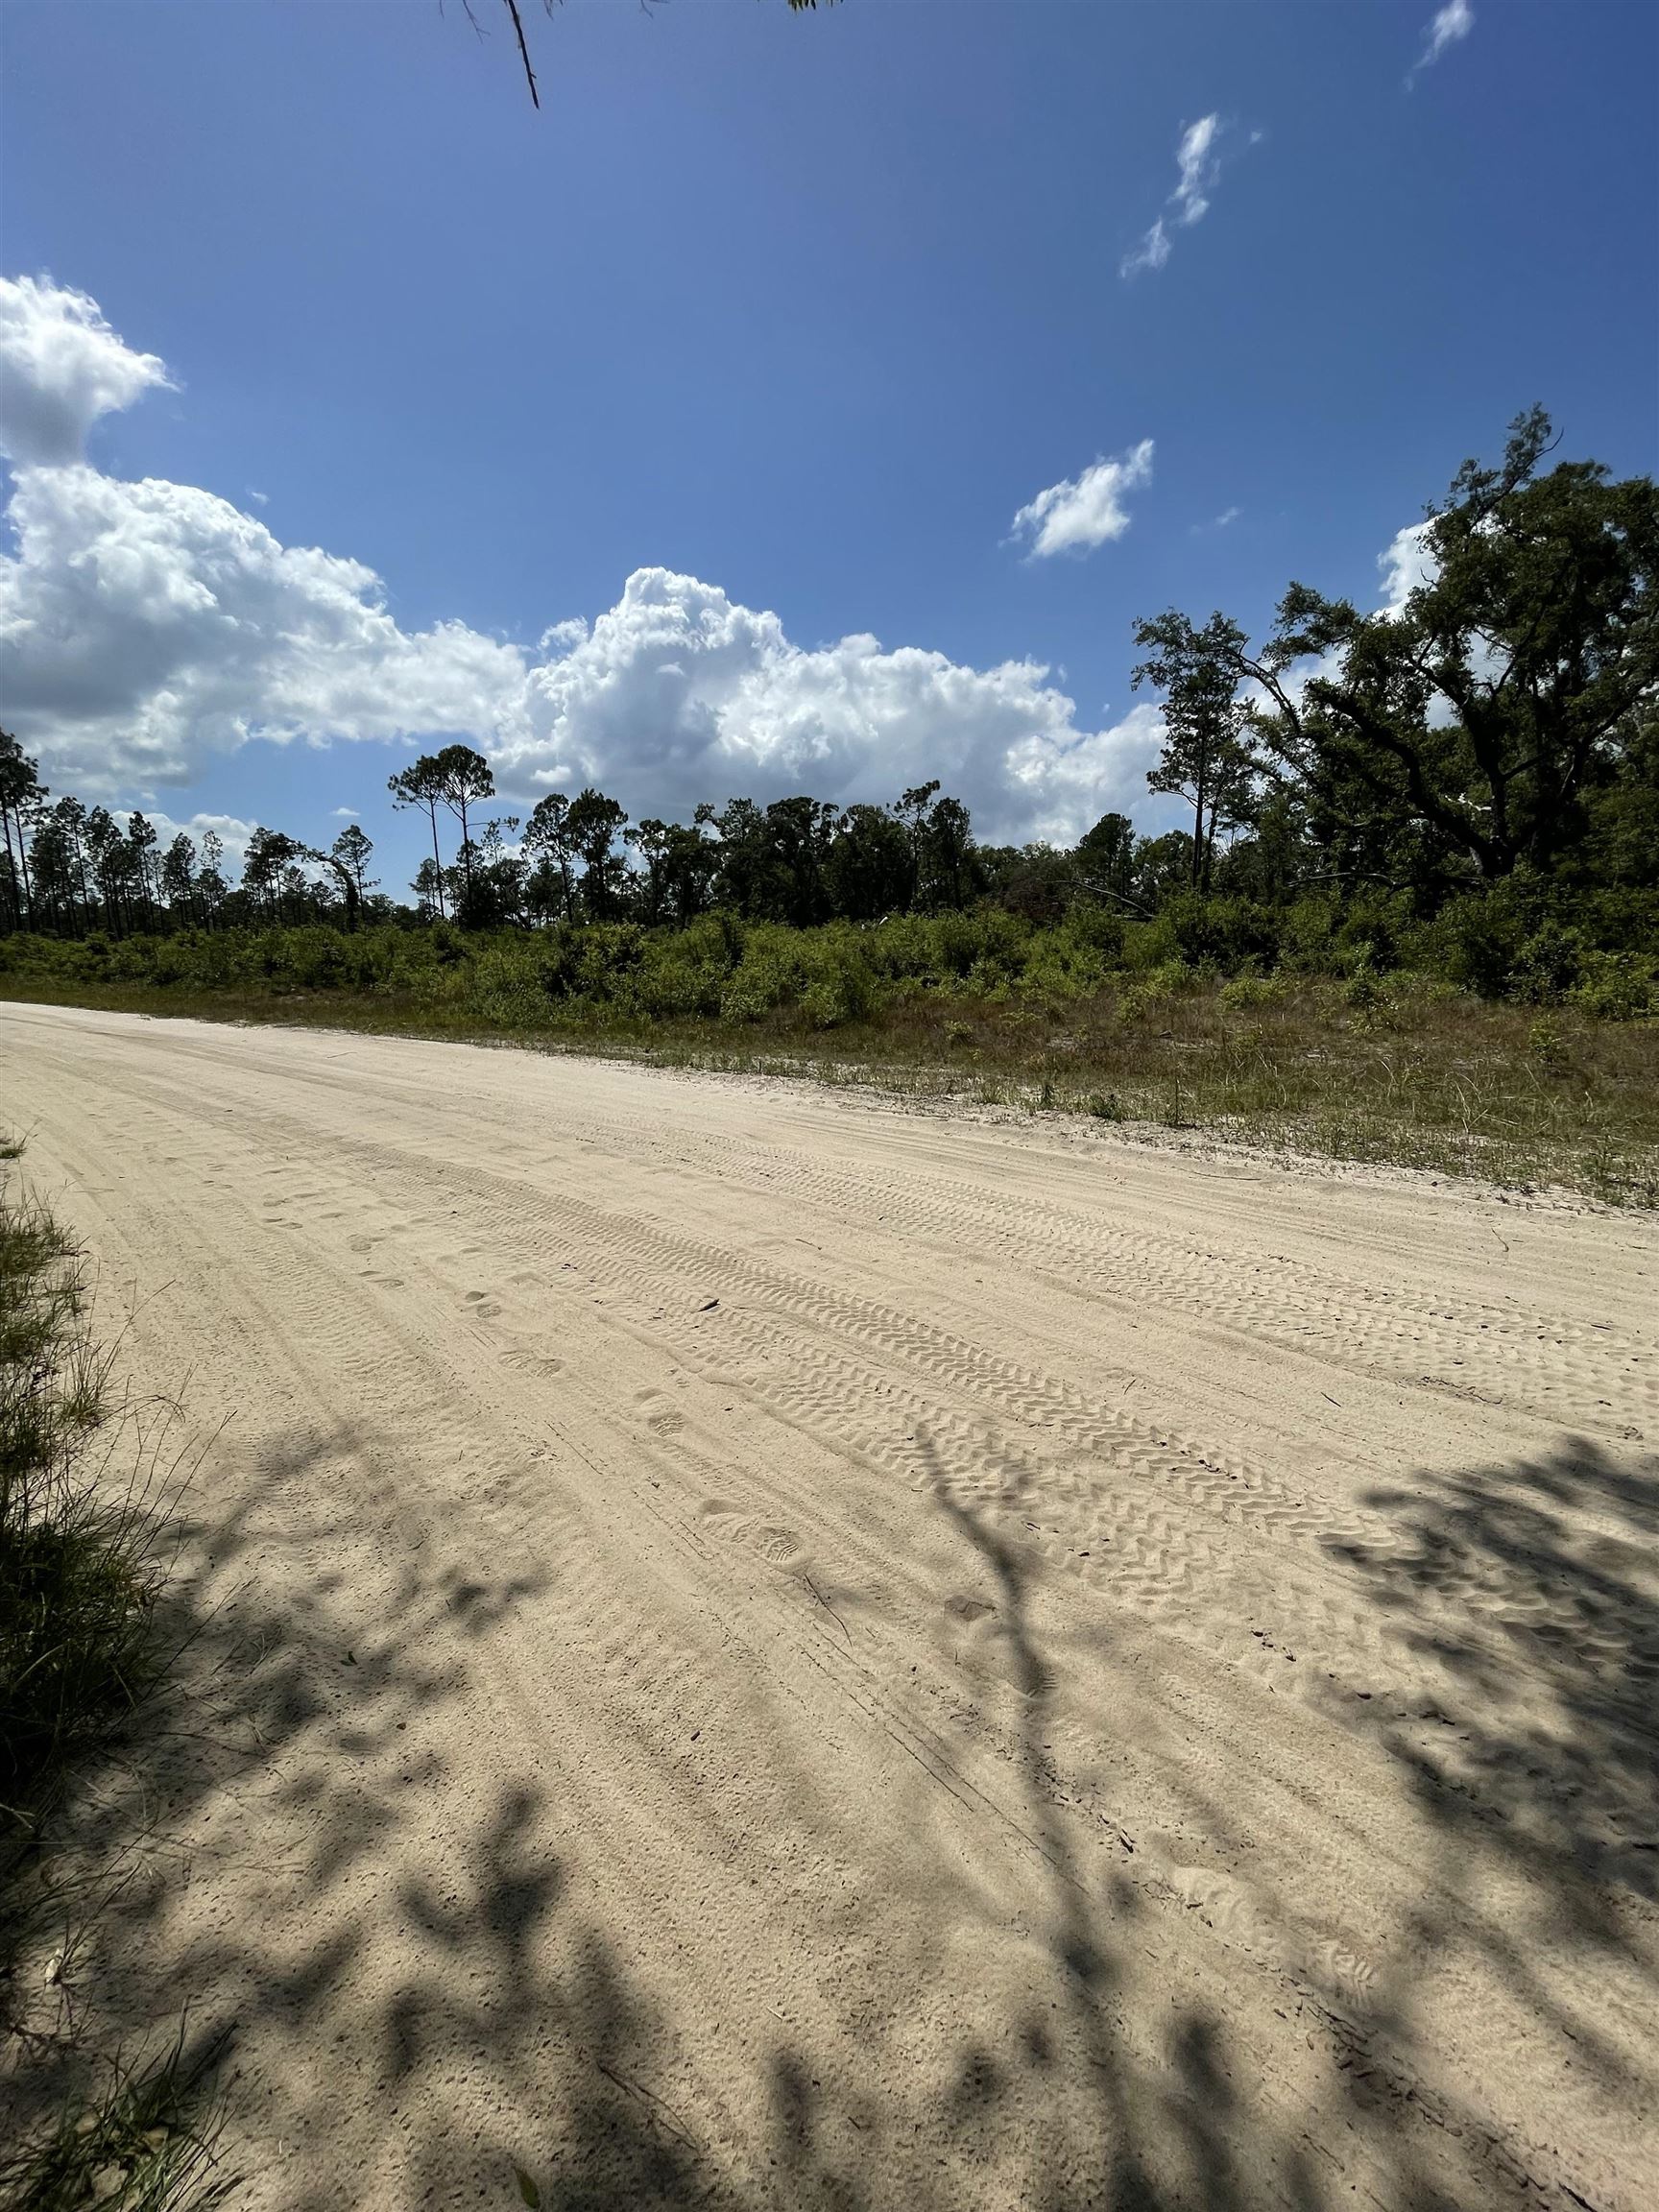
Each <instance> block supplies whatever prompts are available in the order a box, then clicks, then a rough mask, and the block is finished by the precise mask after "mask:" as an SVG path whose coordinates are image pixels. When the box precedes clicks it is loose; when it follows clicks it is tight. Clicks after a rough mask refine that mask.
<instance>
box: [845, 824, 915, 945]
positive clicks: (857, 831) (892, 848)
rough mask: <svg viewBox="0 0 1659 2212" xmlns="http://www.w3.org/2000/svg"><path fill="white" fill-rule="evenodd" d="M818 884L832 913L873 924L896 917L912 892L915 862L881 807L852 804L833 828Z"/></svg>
mask: <svg viewBox="0 0 1659 2212" xmlns="http://www.w3.org/2000/svg"><path fill="white" fill-rule="evenodd" d="M824 885H825V889H826V891H827V892H828V894H829V902H830V905H831V907H832V909H833V910H834V912H835V913H837V914H846V915H848V916H850V917H851V918H852V920H854V921H855V922H874V921H877V920H878V919H879V917H880V916H881V915H883V914H898V913H902V912H903V910H904V909H905V908H906V907H907V906H908V905H909V903H910V901H911V897H912V895H913V894H914V891H915V888H916V860H915V854H914V853H913V852H912V850H911V844H910V839H909V838H908V837H907V836H906V834H905V831H904V827H903V825H902V823H901V822H900V821H898V820H897V819H896V817H895V816H894V815H893V814H892V813H891V812H890V811H889V809H888V808H887V807H885V806H871V805H852V806H849V807H848V808H847V810H846V811H845V813H843V814H842V816H841V818H840V820H839V821H838V822H837V823H836V825H835V833H834V836H833V837H832V838H831V840H830V844H829V853H828V854H827V855H826V857H825V861H824Z"/></svg>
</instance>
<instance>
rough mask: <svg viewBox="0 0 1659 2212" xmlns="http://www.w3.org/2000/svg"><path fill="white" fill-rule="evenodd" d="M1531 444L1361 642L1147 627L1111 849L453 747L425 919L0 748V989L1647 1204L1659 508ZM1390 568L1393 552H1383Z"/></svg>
mask: <svg viewBox="0 0 1659 2212" xmlns="http://www.w3.org/2000/svg"><path fill="white" fill-rule="evenodd" d="M1552 448H1553V439H1552V435H1551V426H1550V423H1549V421H1548V420H1547V419H1546V418H1545V416H1544V415H1543V413H1542V411H1541V410H1533V411H1532V412H1531V413H1530V414H1528V415H1526V416H1524V417H1522V418H1521V419H1520V420H1519V421H1517V422H1516V423H1515V424H1514V425H1513V426H1512V429H1511V432H1510V436H1509V441H1508V444H1507V445H1506V447H1505V450H1504V454H1503V460H1502V462H1501V463H1499V464H1498V465H1497V466H1495V467H1490V468H1487V467H1482V466H1481V465H1479V464H1478V463H1476V462H1473V461H1472V462H1469V463H1466V464H1465V465H1464V467H1463V468H1462V469H1460V470H1459V471H1458V473H1457V475H1456V477H1455V479H1454V481H1453V484H1452V486H1451V488H1450V491H1449V493H1447V495H1446V497H1445V499H1444V500H1443V502H1442V503H1441V504H1440V505H1439V507H1438V508H1437V509H1435V510H1434V511H1432V512H1431V515H1430V517H1429V518H1428V519H1427V520H1426V521H1425V522H1424V523H1423V524H1422V525H1421V526H1420V528H1419V529H1418V530H1417V531H1416V532H1414V533H1411V534H1410V536H1411V544H1410V546H1409V547H1408V548H1407V551H1408V554H1409V564H1408V565H1409V567H1410V569H1411V572H1412V573H1413V574H1414V575H1415V577H1416V579H1417V580H1416V581H1415V582H1414V583H1412V584H1411V585H1410V587H1409V589H1403V590H1401V591H1399V592H1398V593H1397V594H1396V595H1395V603H1394V604H1392V605H1391V606H1390V607H1388V608H1387V609H1386V610H1385V611H1383V612H1381V613H1360V612H1359V611H1358V609H1356V608H1355V607H1354V606H1353V605H1351V604H1350V603H1349V602H1347V601H1345V600H1340V599H1332V598H1329V597H1327V596H1325V595H1324V594H1322V593H1320V592H1317V591H1315V590H1313V589H1310V588H1309V587H1307V586H1305V585H1300V584H1294V585H1292V586H1291V587H1290V588H1289V589H1288V590H1287V591H1286V593H1285V595H1284V598H1283V600H1282V602H1281V605H1280V609H1279V613H1278V617H1277V620H1276V622H1275V623H1274V625H1273V627H1272V628H1271V630H1270V631H1269V633H1268V634H1267V636H1266V637H1262V638H1261V639H1258V640H1255V641H1253V640H1252V639H1251V638H1250V637H1248V635H1247V634H1246V633H1245V631H1244V630H1243V629H1242V628H1241V627H1240V626H1239V625H1238V623H1236V622H1234V621H1233V620H1231V619H1230V618H1229V617H1228V616H1226V615H1224V614H1220V613H1216V614H1213V615H1211V616H1210V617H1209V618H1208V619H1207V620H1205V621H1203V622H1202V623H1200V622H1198V621H1197V620H1195V619H1194V618H1192V617H1190V616H1189V615H1187V614H1184V613H1180V612H1179V611H1178V610H1175V609H1170V610H1168V611H1167V612H1166V613H1163V614H1160V615H1157V616H1154V617H1148V618H1147V619H1145V620H1143V621H1141V622H1139V623H1137V625H1136V626H1135V639H1136V644H1137V646H1138V648H1139V650H1140V651H1141V652H1142V655H1143V656H1144V658H1143V659H1142V661H1140V662H1139V664H1138V666H1137V668H1136V671H1135V682H1136V684H1137V685H1144V686H1146V687H1148V688H1149V689H1150V690H1152V691H1154V692H1155V693H1156V694H1157V696H1158V698H1159V701H1160V703H1161V709H1162V719H1163V745H1162V752H1161V755H1160V757H1159V758H1158V760H1157V761H1156V763H1155V764H1154V766H1153V767H1152V768H1151V770H1150V772H1149V774H1148V777H1147V781H1148V783H1149V785H1150V787H1151V789H1152V791H1153V792H1154V793H1157V794H1160V795H1161V796H1162V797H1163V798H1164V799H1165V801H1166V805H1167V806H1168V808H1169V809H1170V810H1171V811H1178V812H1180V813H1181V814H1182V816H1183V817H1184V819H1183V822H1182V826H1177V827H1171V828H1167V829H1162V830H1161V831H1159V832H1158V833H1157V834H1153V835H1141V834H1138V833H1137V831H1136V830H1135V829H1134V827H1133V826H1132V824H1131V823H1130V821H1129V819H1128V818H1127V817H1126V816H1125V815H1123V814H1121V813H1117V812H1112V813H1108V814H1105V815H1104V816H1102V817H1101V818H1100V819H1099V820H1098V821H1097V822H1095V823H1094V826H1093V827H1092V828H1090V829H1088V830H1087V831H1086V832H1085V833H1084V834H1083V835H1082V836H1081V837H1080V838H1079V839H1078V840H1077V841H1076V843H1075V844H1069V843H1062V842H1040V843H1034V844H1029V845H1025V846H1020V847H1012V846H998V845H991V844H987V843H985V842H983V841H982V840H980V839H978V838H976V837H975V835H974V829H973V824H972V822H971V819H970V816H969V812H968V809H967V807H966V806H964V805H962V804H961V803H960V802H959V801H958V800H956V799H954V798H952V797H951V796H950V794H948V793H945V792H943V791H942V790H941V787H940V785H939V783H938V782H937V781H929V782H926V783H924V784H922V785H919V786H917V787H914V788H912V789H909V790H906V791H904V792H902V793H901V794H900V796H899V797H898V798H897V800H896V801H895V802H894V803H893V804H892V805H872V804H866V803H859V804H854V805H831V804H828V803H826V802H823V801H820V800H816V799H813V798H810V797H807V796H794V797H787V798H782V799H778V800H775V801H773V802H771V803H770V804H767V805H761V804H759V803H757V802H756V801H754V800H751V799H734V800H732V801H730V802H728V803H727V804H726V805H723V806H718V805H715V804H713V803H712V802H710V803H709V804H705V805H698V806H696V807H694V808H692V809H691V810H690V818H689V819H688V820H668V819H664V818H661V817H659V816H655V815H650V816H646V817H645V818H643V819H641V820H638V821H633V820H631V819H630V818H629V815H628V814H627V812H626V811H625V809H624V808H623V807H622V805H620V804H619V803H618V802H617V801H615V800H613V799H612V798H611V797H609V796H608V795H607V794H605V793H604V792H602V791H600V790H598V789H596V788H594V787H591V786H589V787H588V788H586V789H583V790H581V791H579V792H578V793H577V794H576V795H575V796H574V797H568V796H566V795H565V794H564V793H562V792H556V791H555V792H548V793H545V794H544V795H542V796H541V798H540V799H539V800H538V801H537V803H536V805H535V806H534V808H533V810H532V811H531V812H530V813H529V815H528V816H527V818H521V817H519V816H517V815H514V814H507V813H501V814H496V813H493V812H492V811H491V809H492V808H493V806H494V805H495V804H496V790H495V780H494V773H493V769H492V766H491V764H490V762H489V761H488V760H487V759H486V758H485V757H484V756H483V755H481V754H479V753H477V752H475V751H473V750H472V749H471V748H469V747H468V746H466V745H450V746H447V747H445V749H444V750H443V751H441V752H439V753H436V754H432V755H427V756H423V757H421V758H420V759H418V760H416V761H415V762H413V763H412V764H411V765H409V766H408V767H406V768H404V769H401V770H399V771H398V773H397V775H395V776H394V777H393V778H392V779H391V786H390V796H391V800H392V803H393V805H394V806H395V807H397V808H399V809H403V810H407V811H410V812H412V813H413V814H414V816H415V817H416V819H417V820H418V821H419V822H420V823H421V839H422V844H426V843H428V842H429V844H430V853H429V854H428V855H427V856H426V857H424V858H423V859H422V861H421V866H420V869H419V871H418V873H417V875H416V877H415V878H414V881H413V883H412V885H411V886H410V888H411V890H412V892H413V895H414V896H413V902H412V903H398V902H396V901H394V900H393V899H392V898H390V897H389V896H387V895H386V894H385V893H384V892H383V891H382V890H381V889H380V887H379V886H378V884H377V883H376V881H375V879H374V878H373V877H372V876H371V875H370V873H369V871H370V868H371V867H372V865H373V851H374V848H373V840H372V839H371V837H370V836H369V834H368V832H367V831H366V830H365V829H363V828H362V827H361V825H360V824H357V823H355V822H354V823H352V824H350V825H349V827H348V829H345V830H344V831H342V833H341V834H340V836H339V837H338V838H337V839H336V840H335V842H334V844H333V846H332V847H331V848H330V849H329V851H328V852H327V853H323V852H320V851H317V850H315V849H313V848H310V847H307V846H306V845H304V844H302V843H301V841H299V840H297V839H295V838H293V837H290V836H288V835H286V834H285V833H283V832H280V831H277V830H275V829H269V828H265V827H261V828H259V829H256V830H255V831H254V832H253V835H252V839H251V841H250V842H249V844H248V847H247V851H246V854H245V855H244V858H243V863H242V870H241V876H240V880H239V881H234V882H233V881H232V880H231V879H230V874H229V872H228V865H227V859H226V854H225V851H224V849H223V847H222V846H221V845H220V844H219V842H218V840H217V839H215V838H214V837H212V836H211V835H209V836H205V837H204V838H203V840H202V841H201V842H200V844H198V843H197V842H196V841H195V840H193V839H192V838H190V837H189V836H188V835H185V834H183V833H180V834H179V835H178V836H176V837H175V838H174V839H173V840H172V841H171V842H170V843H169V844H168V845H167V847H166V848H165V849H164V850H162V849H161V848H160V846H159V840H158V839H157V837H156V832H155V830H154V829H153V827H152V825H151V824H150V823H149V822H148V821H147V820H146V819H145V817H144V816H143V815H142V814H134V815H132V817H131V818H130V819H129V821H128V822H127V824H126V826H125V828H123V827H122V825H121V824H120V823H119V822H118V821H117V820H116V819H115V817H114V816H113V815H112V814H110V813H109V811H108V809H107V808H104V807H102V806H96V805H95V806H91V807H88V806H85V805H83V804H82V802H81V801H80V800H78V799H76V798H74V797H60V798H58V799H56V800H53V799H52V798H51V795H50V794H49V793H47V792H46V791H45V790H44V788H43V787H42V786H41V784H40V781H39V778H38V776H37V774H36V770H35V764H34V763H33V762H32V761H30V760H29V759H28V758H27V757H25V756H24V755H23V753H22V751H21V748H20V747H19V746H18V745H17V744H16V742H15V741H14V740H11V739H8V740H6V741H5V744H4V745H3V746H0V826H3V828H4V845H5V851H4V854H3V855H0V932H3V934H0V992H3V993H5V994H7V995H9V996H12V997H13V998H38V999H68V1000H72V1001H76V1002H80V1003H85V1004H92V1005H104V1006H114V1007H132V1008H139V1009H144V1010H152V1011H175V1012H180V1013H195V1014H204V1015H211V1016H217V1017H222V1018H237V1019H254V1020H277V1021H284V1020H286V1021H302V1022H303V1021H316V1020H319V1019H321V1020H325V1021H329V1022H349V1023H350V1024H352V1025H355V1026H365V1027H378V1028H388V1029H392V1028H406V1029H415V1030H419V1031H422V1032H427V1033H434V1034H439V1035H455V1036H484V1035H495V1036H503V1037H512V1038H515V1039H523V1040H529V1041H542V1042H547V1043H555V1044H558V1043H563V1044H567V1045H571V1046H576V1045H580V1046H586V1047H589V1048H591V1047H593V1046H603V1047H605V1048H608V1049H623V1050H628V1051H638V1052H646V1053H650V1054H652V1055H654V1056H657V1057H661V1058H668V1059H672V1060H676V1061H685V1062H697V1063H699V1064H703V1065H710V1066H727V1067H742V1068H772V1067H778V1066H787V1067H790V1068H794V1069H807V1070H814V1071H817V1072H821V1073H826V1074H829V1075H831V1076H833V1077H834V1078H835V1079H838V1080H854V1079H859V1078H871V1079H876V1080H879V1081H883V1082H899V1083H902V1084H903V1085H905V1086H906V1087H908V1088H911V1089H913V1090H928V1089H930V1090H934V1091H938V1092H941V1093H952V1094H963V1093H966V1094H969V1095H976V1096H979V1097H981V1098H983V1099H984V1100H986V1101H987V1102H988V1103H997V1102H1008V1103H1015V1104H1020V1105H1030V1106H1034V1107H1036V1108H1038V1109H1049V1108H1051V1109H1055V1110H1062V1111H1083V1112H1091V1113H1094V1114H1095V1115H1097V1116H1100V1117H1103V1118H1120V1119H1125V1120H1149V1121H1157V1122H1163V1123H1165V1124H1167V1125H1174V1126H1189V1125H1199V1126H1203V1127H1206V1128H1212V1129H1215V1130H1218V1131H1221V1132H1224V1133H1232V1134H1236V1135H1239V1136H1243V1137H1247V1138H1250V1139H1253V1140H1258V1141H1267V1142H1290V1143H1293V1144H1296V1145H1298V1146H1305V1147H1308V1148H1310V1149H1313V1150H1315V1151H1320V1152H1323V1153H1326V1154H1334V1155H1337V1156H1341V1157H1356V1158H1363V1159H1377V1160H1395V1161H1401V1162H1406V1163H1409V1164H1416V1165H1424V1166H1436V1167H1441V1168H1444V1169H1447V1170H1448V1171H1457V1172H1473V1173H1479V1174H1484V1175H1488V1176H1492V1177H1495V1178H1497V1179H1499V1180H1501V1181H1504V1182H1512V1183H1528V1182H1532V1183H1541V1182H1560V1183H1564V1184H1567V1185H1569V1186H1571V1187H1574V1188H1576V1189H1580V1190H1590V1191H1593V1192H1595V1193H1597V1194H1598V1195H1600V1196H1602V1197H1605V1198H1609V1199H1613V1200H1621V1201H1625V1202H1633V1203H1639V1204H1653V1203H1655V1201H1656V1196H1659V1107H1656V1104H1655V1099H1656V1097H1659V1081H1656V1077H1659V596H1656V592H1655V581H1654V579H1655V570H1656V567H1659V493H1656V491H1655V487H1654V485H1653V483H1652V481H1651V480H1650V479H1648V478H1646V477H1643V478H1633V479H1629V480H1627V481H1625V482H1614V481H1612V480H1611V479H1610V477H1609V475H1608V472H1607V471H1606V470H1605V469H1602V468H1600V467H1599V465H1598V464H1596V463H1593V462H1559V463H1556V464H1555V465H1553V466H1547V463H1549V461H1550V459H1551V452H1552ZM1402 560H1403V561H1404V560H1405V554H1403V555H1402Z"/></svg>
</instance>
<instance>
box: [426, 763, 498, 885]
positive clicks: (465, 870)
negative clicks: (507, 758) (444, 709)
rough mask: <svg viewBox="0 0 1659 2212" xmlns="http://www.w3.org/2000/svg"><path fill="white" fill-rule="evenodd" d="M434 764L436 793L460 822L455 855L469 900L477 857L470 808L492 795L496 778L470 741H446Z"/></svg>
mask: <svg viewBox="0 0 1659 2212" xmlns="http://www.w3.org/2000/svg"><path fill="white" fill-rule="evenodd" d="M433 764H434V766H435V768H436V769H437V772H438V779H439V786H438V787H439V796H440V797H441V799H442V800H443V802H444V805H445V806H447V807H448V809H449V811H450V813H451V814H453V815H454V817H455V819H456V821H457V822H458V823H459V824H460V825H461V850H460V852H459V854H457V856H456V858H457V864H458V866H459V867H460V870H461V879H462V888H463V897H464V899H465V900H466V901H467V902H470V900H471V892H472V871H473V863H474V861H475V859H476V851H475V848H474V846H473V843H472V828H471V810H472V808H473V807H474V806H477V805H482V803H483V802H484V801H485V800H486V799H493V798H494V796H495V779H494V777H493V775H492V774H491V771H490V763H489V761H488V760H486V759H485V757H484V756H483V754H482V753H475V752H474V751H473V750H472V748H471V746H470V745H445V748H444V750H443V752H442V753H439V754H437V755H436V756H435V757H434V762H433Z"/></svg>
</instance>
